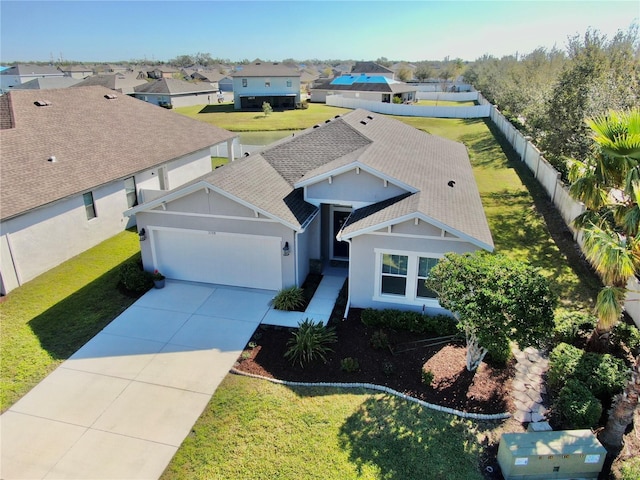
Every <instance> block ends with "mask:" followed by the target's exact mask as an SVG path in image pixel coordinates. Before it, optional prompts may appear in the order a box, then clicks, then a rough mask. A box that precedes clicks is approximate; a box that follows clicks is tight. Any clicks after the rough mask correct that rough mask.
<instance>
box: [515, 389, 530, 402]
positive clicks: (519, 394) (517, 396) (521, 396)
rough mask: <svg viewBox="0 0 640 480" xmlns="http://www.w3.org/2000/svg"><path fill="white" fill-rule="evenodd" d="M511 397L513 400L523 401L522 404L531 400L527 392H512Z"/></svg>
mask: <svg viewBox="0 0 640 480" xmlns="http://www.w3.org/2000/svg"><path fill="white" fill-rule="evenodd" d="M513 398H514V399H515V401H517V402H520V403H523V404H528V403H530V402H531V397H529V395H527V392H526V391H525V392H514V394H513Z"/></svg>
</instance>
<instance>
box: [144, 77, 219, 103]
mask: <svg viewBox="0 0 640 480" xmlns="http://www.w3.org/2000/svg"><path fill="white" fill-rule="evenodd" d="M133 90H134V91H133V96H134V97H136V98H139V99H140V100H144V101H145V102H149V103H153V104H154V105H159V106H161V107H167V108H174V107H189V106H191V105H204V104H209V103H216V101H217V100H216V99H217V94H218V89H217V88H213V87H212V86H211V85H209V84H208V83H191V82H185V81H184V80H177V79H175V78H161V79H159V80H155V81H153V82H147V83H144V84H142V85H139V86H137V87H134V89H133Z"/></svg>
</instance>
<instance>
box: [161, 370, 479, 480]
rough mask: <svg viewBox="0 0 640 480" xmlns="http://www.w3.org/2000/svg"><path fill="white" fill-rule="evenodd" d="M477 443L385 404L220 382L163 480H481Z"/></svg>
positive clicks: (457, 428) (419, 412)
mask: <svg viewBox="0 0 640 480" xmlns="http://www.w3.org/2000/svg"><path fill="white" fill-rule="evenodd" d="M480 438H484V433H482V434H481V433H480V432H479V428H478V427H477V426H476V425H474V424H473V423H472V422H469V421H465V420H461V419H459V418H457V417H453V416H450V415H445V414H440V413H437V412H433V411H430V410H426V409H423V408H422V407H420V406H418V405H416V404H414V403H411V402H406V401H404V400H400V399H398V398H396V397H392V396H386V395H374V394H367V393H365V392H364V391H351V390H338V389H310V388H306V389H291V388H287V387H284V386H280V385H274V384H271V383H267V382H265V381H261V380H255V379H249V378H246V377H240V376H235V375H227V377H226V378H225V379H224V381H223V382H222V384H221V385H220V387H219V388H218V390H217V391H216V393H215V395H214V396H213V399H212V400H211V402H210V403H209V405H208V407H207V408H206V409H205V411H204V413H203V414H202V416H201V417H200V420H199V421H198V422H197V423H196V425H195V426H194V428H193V430H192V431H191V434H190V435H189V436H188V437H187V439H186V440H185V441H184V442H183V444H182V446H181V447H180V449H179V450H178V453H177V455H176V456H175V457H174V458H173V460H172V462H171V463H170V465H169V466H168V467H167V469H166V471H165V473H164V475H163V476H162V477H161V478H162V479H163V480H174V479H175V480H178V479H190V480H197V479H202V480H204V479H207V480H217V479H219V480H223V479H234V480H243V479H247V480H249V479H264V480H271V479H279V480H286V479H291V480H298V479H322V480H332V479H333V480H348V479H390V480H391V479H397V480H410V479H429V478H430V479H442V480H446V479H451V480H459V479H465V480H474V479H478V480H481V479H482V478H483V477H482V475H481V474H480V472H479V468H478V457H479V455H480V451H481V444H480V441H479V439H480Z"/></svg>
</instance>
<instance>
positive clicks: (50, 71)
mask: <svg viewBox="0 0 640 480" xmlns="http://www.w3.org/2000/svg"><path fill="white" fill-rule="evenodd" d="M0 75H20V76H26V75H57V76H60V77H61V76H63V75H64V73H62V72H61V71H60V70H58V69H57V68H56V67H54V66H51V65H29V64H18V65H14V66H12V67H9V68H7V69H6V70H3V71H2V72H0Z"/></svg>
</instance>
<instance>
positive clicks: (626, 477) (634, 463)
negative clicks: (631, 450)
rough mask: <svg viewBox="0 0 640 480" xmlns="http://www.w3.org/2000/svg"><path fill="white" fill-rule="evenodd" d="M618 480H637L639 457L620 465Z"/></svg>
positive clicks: (639, 473)
mask: <svg viewBox="0 0 640 480" xmlns="http://www.w3.org/2000/svg"><path fill="white" fill-rule="evenodd" d="M620 475H621V477H620V480H638V479H639V478H640V456H639V457H633V458H629V459H628V460H624V461H623V462H622V464H621V465H620Z"/></svg>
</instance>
